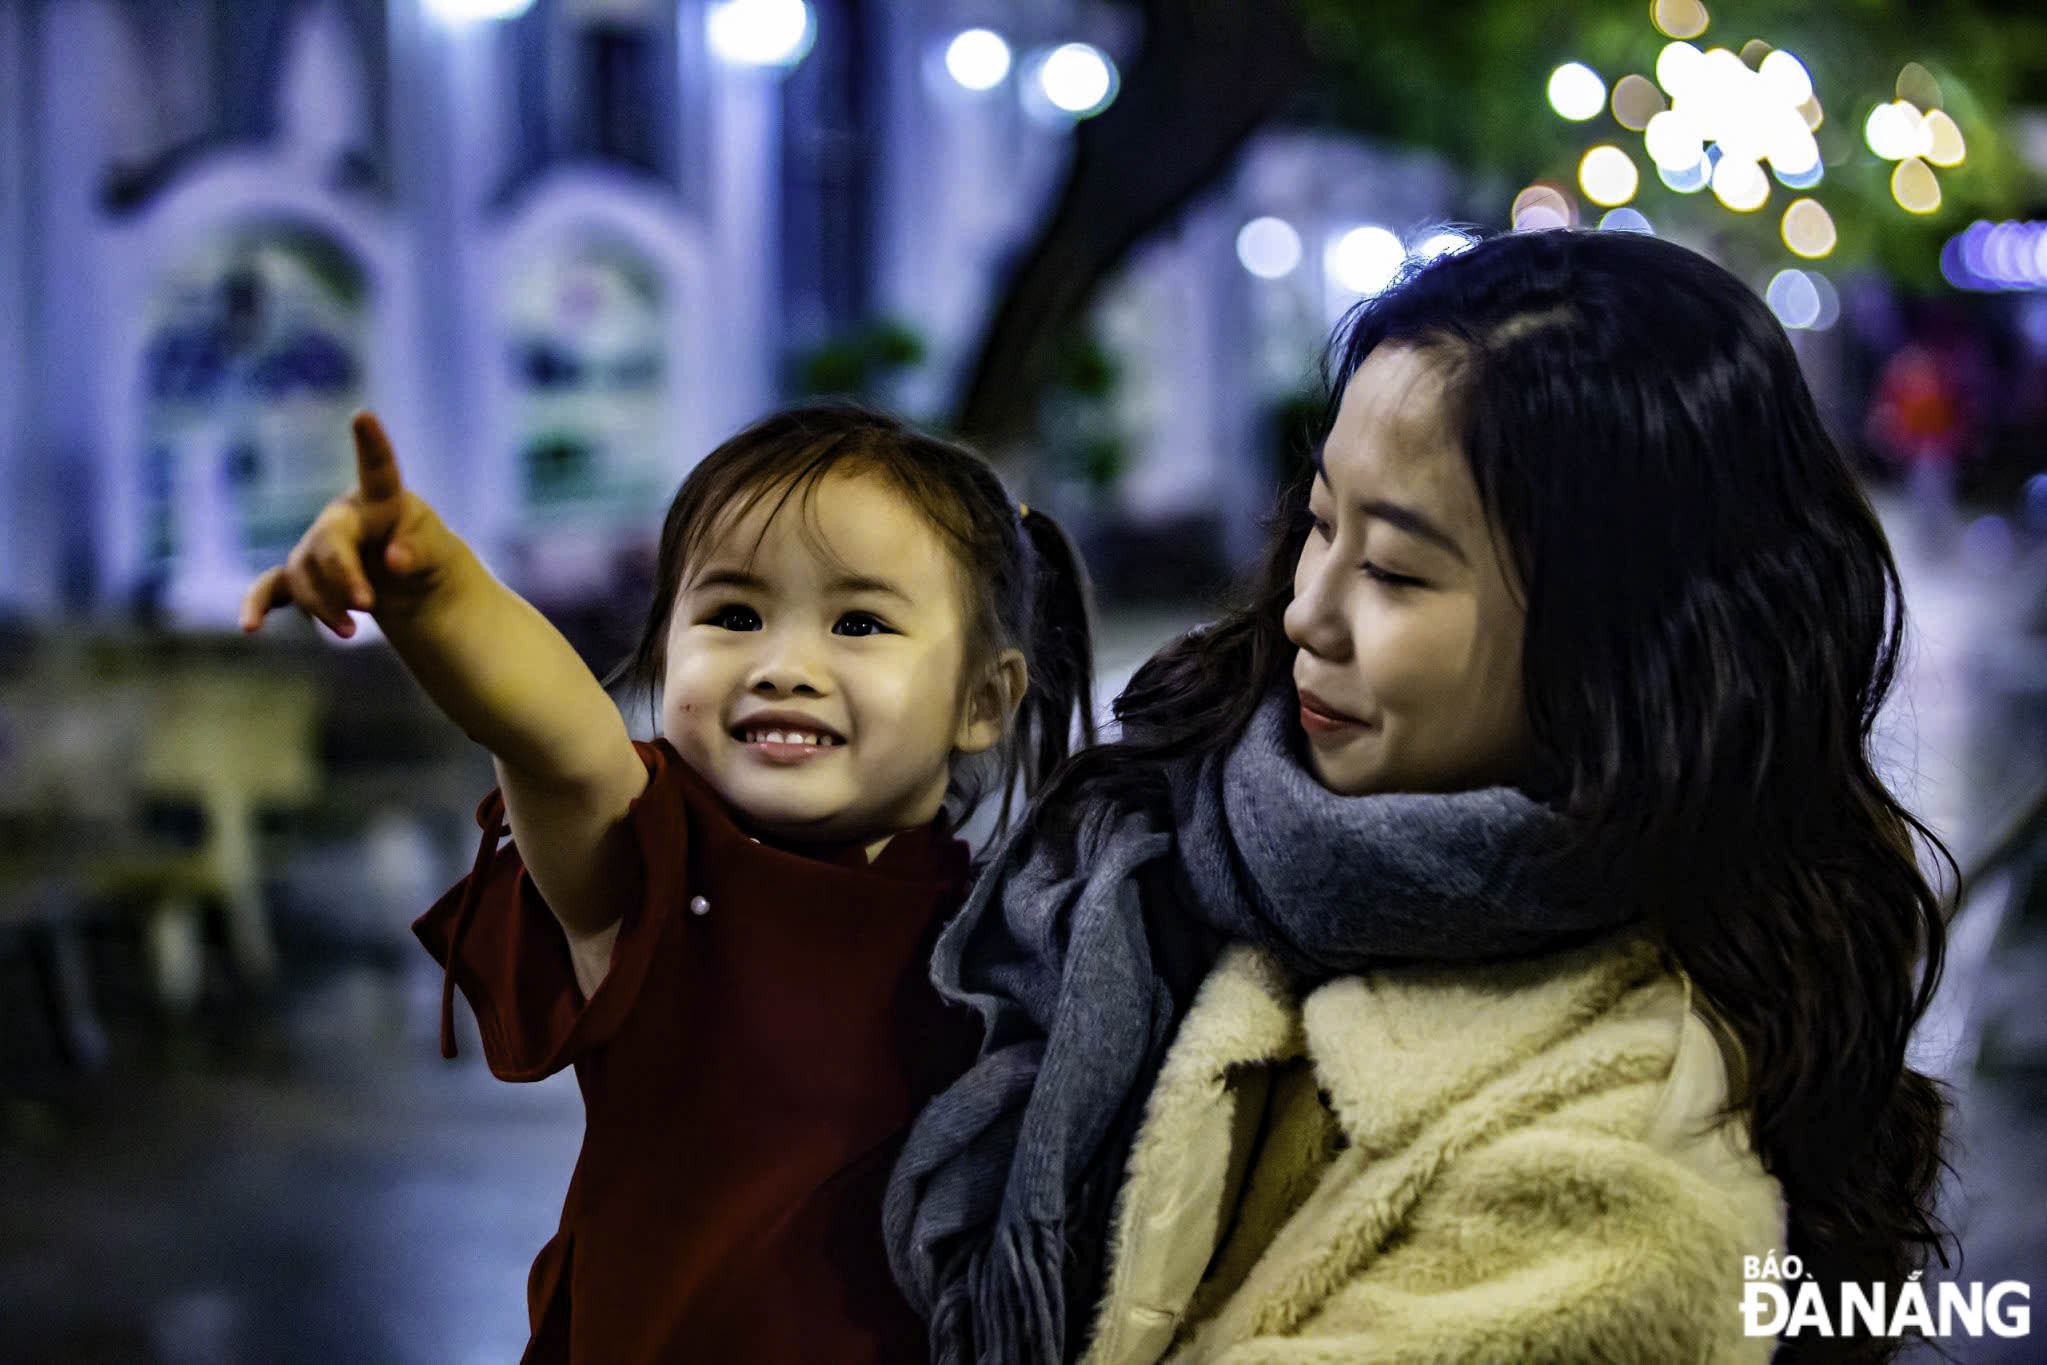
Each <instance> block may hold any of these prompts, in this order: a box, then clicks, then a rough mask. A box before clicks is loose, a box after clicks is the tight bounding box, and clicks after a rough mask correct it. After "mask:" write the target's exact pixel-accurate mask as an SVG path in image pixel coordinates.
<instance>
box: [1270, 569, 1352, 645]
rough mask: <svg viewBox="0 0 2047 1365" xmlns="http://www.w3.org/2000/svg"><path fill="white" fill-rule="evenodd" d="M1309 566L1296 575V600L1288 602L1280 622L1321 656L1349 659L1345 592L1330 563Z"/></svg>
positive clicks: (1296, 639)
mask: <svg viewBox="0 0 2047 1365" xmlns="http://www.w3.org/2000/svg"><path fill="white" fill-rule="evenodd" d="M1333 558H1334V556H1332V555H1329V554H1327V553H1325V554H1323V555H1322V556H1321V559H1322V562H1321V563H1320V564H1313V565H1306V566H1304V569H1303V571H1302V572H1300V573H1298V574H1296V575H1295V579H1294V600H1293V601H1291V602H1289V603H1287V607H1286V611H1285V613H1284V614H1283V615H1282V616H1281V617H1280V625H1281V627H1282V628H1283V629H1284V630H1285V631H1286V637H1287V639H1289V640H1291V641H1292V642H1293V643H1294V645H1295V646H1296V647H1298V648H1300V649H1304V650H1306V651H1307V652H1308V653H1310V654H1313V655H1314V656H1315V657H1316V658H1318V659H1327V660H1329V661H1330V662H1332V663H1342V662H1344V661H1345V660H1347V659H1349V658H1350V625H1349V623H1348V622H1347V621H1346V620H1345V619H1344V614H1343V604H1342V600H1341V599H1342V593H1341V592H1340V591H1339V590H1338V588H1337V585H1336V584H1334V583H1332V582H1331V581H1330V574H1329V572H1328V569H1329V563H1330V561H1331V560H1332V559H1333Z"/></svg>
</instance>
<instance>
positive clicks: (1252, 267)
mask: <svg viewBox="0 0 2047 1365" xmlns="http://www.w3.org/2000/svg"><path fill="white" fill-rule="evenodd" d="M1237 260H1238V261H1239V262H1241V263H1242V265H1243V267H1244V269H1246V270H1248V271H1250V272H1251V273H1252V274H1253V275H1256V276H1257V277H1258V278H1259V279H1261V280H1277V279H1280V278H1282V277H1284V276H1286V275H1290V274H1292V273H1293V270H1294V267H1295V266H1297V265H1299V264H1300V263H1301V234H1300V233H1298V232H1295V231H1294V226H1293V224H1292V223H1289V222H1287V221H1286V219H1284V218H1253V219H1252V220H1251V221H1250V222H1248V223H1246V224H1244V226H1243V227H1241V228H1239V229H1238V230H1237Z"/></svg>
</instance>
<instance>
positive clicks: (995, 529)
mask: <svg viewBox="0 0 2047 1365" xmlns="http://www.w3.org/2000/svg"><path fill="white" fill-rule="evenodd" d="M834 471H837V472H841V473H847V474H855V473H859V474H873V475H877V476H879V477H880V478H882V479H884V480H886V481H887V482H888V483H889V484H890V485H891V486H893V487H894V489H895V490H896V492H897V493H898V494H899V495H900V496H901V497H902V498H903V499H904V500H905V501H906V502H908V503H909V504H910V505H911V506H913V507H915V508H916V509H917V511H918V512H920V513H921V514H922V515H923V517H924V519H925V520H926V521H927V522H929V523H930V525H931V526H932V527H933V528H934V529H935V530H936V531H937V532H938V533H939V536H940V538H941V539H942V540H943V541H944V542H945V544H946V547H947V548H948V549H949V550H951V552H952V555H953V558H954V560H955V563H956V567H957V570H958V580H957V581H958V586H959V591H960V600H961V602H962V603H963V605H964V607H965V610H966V621H965V635H966V658H965V668H964V670H963V671H962V675H961V685H962V687H967V686H971V685H972V684H973V682H974V681H975V680H976V679H977V678H978V677H979V676H980V675H981V674H982V672H983V671H984V670H985V669H986V668H987V667H989V666H990V665H992V664H993V663H994V661H995V659H996V657H997V656H998V655H999V654H1000V653H1001V652H1002V651H1003V650H1005V649H1017V650H1021V651H1022V653H1023V656H1024V662H1025V667H1026V669H1027V671H1028V674H1029V679H1030V683H1029V690H1028V691H1026V693H1025V694H1024V699H1023V702H1022V704H1021V706H1020V707H1019V708H1018V713H1017V723H1016V724H1015V725H1013V726H1011V727H1010V728H1009V729H1008V730H1007V731H1006V732H1005V734H1004V735H1003V738H1002V741H1001V743H999V744H997V745H996V746H995V748H994V749H992V750H990V751H989V752H988V753H987V754H985V755H978V756H976V757H975V758H973V759H968V760H963V761H961V762H958V763H955V764H954V765H953V777H952V782H951V784H950V786H949V788H948V790H947V793H946V815H947V819H948V822H949V823H950V824H951V825H952V826H953V827H955V828H957V827H958V826H959V825H960V824H962V823H964V822H965V820H966V819H967V817H968V816H969V815H971V814H972V813H973V811H974V810H975V809H976V808H977V807H978V806H979V805H980V803H981V800H982V798H983V797H985V796H986V795H987V794H988V793H989V792H990V791H991V790H993V791H1000V792H1001V793H1002V807H1001V811H1000V814H999V815H998V817H997V821H996V827H997V828H998V829H999V828H1000V827H1001V826H1002V825H1004V824H1006V823H1007V821H1008V819H1009V810H1010V800H1011V795H1012V793H1013V792H1014V790H1015V788H1016V786H1017V784H1018V782H1019V780H1021V782H1022V784H1023V788H1024V791H1025V794H1026V795H1029V794H1031V793H1034V792H1035V791H1037V789H1038V787H1039V784H1040V783H1041V782H1042V781H1043V780H1044V779H1045V778H1046V777H1047V776H1048V775H1049V774H1050V773H1051V772H1052V771H1053V770H1054V769H1055V768H1057V767H1058V766H1059V765H1060V764H1061V763H1062V762H1063V761H1064V760H1065V759H1066V757H1067V755H1068V753H1069V752H1070V751H1071V749H1072V743H1073V736H1074V732H1075V730H1076V728H1077V729H1078V732H1079V735H1080V739H1081V742H1082V743H1084V744H1091V743H1093V742H1094V738H1095V723H1094V633H1093V628H1092V625H1091V623H1090V620H1089V592H1088V585H1087V578H1086V574H1085V571H1084V569H1083V568H1082V565H1081V560H1080V556H1079V555H1078V554H1076V553H1075V552H1074V548H1073V545H1072V543H1071V542H1070V541H1068V540H1067V538H1066V536H1065V534H1064V533H1063V532H1062V531H1060V529H1059V527H1058V525H1057V524H1056V523H1054V522H1053V520H1052V519H1051V518H1050V517H1048V516H1046V515H1045V514H1044V513H1043V512H1039V511H1036V510H1026V509H1023V508H1020V507H1018V506H1017V504H1015V503H1014V502H1012V501H1011V500H1010V497H1009V494H1008V492H1007V491H1005V490H1004V488H1003V486H1002V481H1001V480H1000V479H998V478H997V477H996V475H995V471H994V470H993V469H991V468H990V467H989V466H988V463H987V461H985V460H983V459H982V458H981V457H980V456H978V455H976V454H975V453H974V452H973V451H971V450H968V449H967V448H966V447H964V446H960V445H955V444H953V443H952V442H949V441H942V440H939V439H938V438H936V437H934V436H931V435H929V434H927V433H925V432H922V431H918V430H917V429H916V428H914V427H912V426H910V425H909V424H907V423H905V422H902V421H898V420H897V419H896V418H893V417H890V416H888V415H886V414H884V413H880V412H875V411H873V410H871V409H868V408H864V407H861V406H858V405H857V404H853V403H848V402H841V401H830V402H821V403H812V404H807V405H804V406H801V407H794V408H789V409H786V410H784V411H781V412H777V413H774V414H771V415H770V416H767V417H764V418H762V419H761V420H759V421H757V422H755V423H754V424H753V425H752V426H749V427H747V428H746V429H745V430H744V431H741V432H740V433H738V434H737V435H736V436H733V437H732V438H731V439H729V440H727V441H726V442H725V443H724V444H723V445H721V446H719V447H718V448H717V449H716V450H714V451H712V452H711V453H710V454H709V455H706V456H705V457H704V458H703V460H702V461H701V462H700V463H699V464H698V465H697V467H696V468H695V469H693V470H691V471H690V474H689V477H688V478H686V479H684V480H683V483H682V488H681V489H680V490H679V491H678V492H677V493H676V495H675V500H674V501H673V502H671V503H670V504H669V506H668V517H667V520H666V521H665V522H664V523H663V524H662V527H661V551H660V562H659V565H658V567H657V569H656V576H655V580H654V600H653V604H652V606H651V607H650V608H649V610H648V612H647V620H646V624H645V626H644V627H643V628H642V629H641V632H640V638H639V642H638V643H637V644H636V645H635V646H634V647H633V651H632V653H631V654H630V655H628V656H627V657H626V659H625V660H624V661H623V662H622V663H621V664H620V665H619V666H618V667H617V668H616V669H614V670H613V671H612V673H611V676H610V677H608V678H606V679H605V683H606V685H607V686H610V685H612V684H614V683H618V682H625V683H627V684H629V685H630V686H632V687H634V688H636V689H644V690H645V691H646V693H647V694H648V696H649V698H650V699H652V698H655V697H658V696H659V694H660V689H661V685H662V680H663V671H664V669H665V666H666V664H667V657H668V625H669V617H670V616H671V615H672V614H673V612H674V610H675V599H676V596H677V594H678V593H680V592H681V590H682V587H683V584H684V581H685V579H686V577H687V575H688V573H689V570H690V569H691V568H692V567H693V566H694V565H696V564H697V563H698V562H699V560H700V557H701V556H702V554H703V553H704V551H705V550H706V549H707V547H708V545H709V542H710V541H711V540H712V539H713V538H714V537H715V536H717V535H718V534H719V533H720V532H722V531H723V530H724V529H725V528H726V527H728V526H731V525H732V524H734V523H735V522H737V521H738V520H740V519H741V518H743V517H745V516H746V514H747V513H748V512H750V511H752V510H753V508H755V507H756V506H758V505H759V504H760V503H761V502H763V501H764V500H766V499H768V498H771V497H772V498H773V499H774V500H775V501H774V506H773V508H772V510H771V512H770V518H771V519H772V517H774V516H779V515H781V513H782V511H783V510H784V509H785V508H786V507H787V506H788V504H789V502H790V500H791V499H792V498H794V499H796V500H797V502H798V505H799V511H800V510H801V509H802V508H803V507H804V506H807V503H808V500H809V498H810V497H812V496H813V495H814V494H815V493H816V491H817V489H818V486H819V485H820V484H821V483H822V482H823V481H824V479H825V477H826V476H827V475H828V474H831V473H833V472H834ZM762 533H763V534H765V533H766V529H765V526H764V527H763V531H762Z"/></svg>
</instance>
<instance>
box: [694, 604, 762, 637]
mask: <svg viewBox="0 0 2047 1365" xmlns="http://www.w3.org/2000/svg"><path fill="white" fill-rule="evenodd" d="M704 624H705V625H709V626H716V627H718V629H720V630H759V629H760V628H761V615H760V613H759V612H757V611H755V610H754V609H753V608H752V607H748V606H743V605H741V604H740V603H737V602H730V603H727V604H726V605H724V606H722V607H720V608H718V609H717V610H716V611H714V612H712V613H711V614H710V615H709V616H706V617H705V618H704Z"/></svg>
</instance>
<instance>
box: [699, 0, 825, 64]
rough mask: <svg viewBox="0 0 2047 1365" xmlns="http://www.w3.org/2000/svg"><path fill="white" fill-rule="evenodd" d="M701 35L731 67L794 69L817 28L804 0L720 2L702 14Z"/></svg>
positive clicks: (813, 38) (714, 51) (731, 0)
mask: <svg viewBox="0 0 2047 1365" xmlns="http://www.w3.org/2000/svg"><path fill="white" fill-rule="evenodd" d="M704 34H705V36H706V38H708V39H709V41H710V44H711V51H712V52H713V53H715V54H716V55H717V56H718V58H719V60H721V61H725V62H729V63H730V64H732V65H733V66H761V67H775V66H783V67H786V66H794V65H796V63H798V62H800V61H802V60H803V59H804V57H805V56H806V55H808V54H809V52H810V45H811V43H812V42H813V41H815V39H816V37H817V24H816V22H815V20H814V18H813V16H812V14H811V12H810V6H809V5H808V4H806V3H804V0H719V3H716V4H713V5H712V6H711V7H710V8H709V9H707V10H705V11H704Z"/></svg>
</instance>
